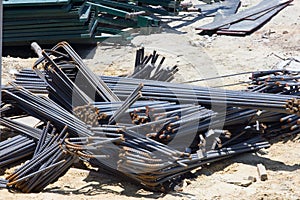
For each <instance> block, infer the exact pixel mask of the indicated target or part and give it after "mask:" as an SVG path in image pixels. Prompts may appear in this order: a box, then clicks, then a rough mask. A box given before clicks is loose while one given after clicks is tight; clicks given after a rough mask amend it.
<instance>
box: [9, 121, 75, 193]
mask: <svg viewBox="0 0 300 200" xmlns="http://www.w3.org/2000/svg"><path fill="white" fill-rule="evenodd" d="M49 129H50V123H48V124H47V126H45V127H44V128H43V133H42V135H41V138H40V140H39V142H38V144H37V147H36V149H35V152H34V156H33V158H32V159H31V160H30V161H28V162H26V163H25V164H24V165H22V167H20V168H18V169H17V170H16V171H15V172H14V173H12V174H10V175H9V176H8V177H6V179H7V180H8V183H7V186H9V187H14V188H18V189H19V190H21V191H23V192H40V191H41V190H42V189H43V188H44V187H45V186H47V185H48V184H49V183H52V182H53V181H55V180H56V179H57V178H59V177H60V176H61V175H62V174H64V173H65V172H66V171H67V170H68V169H69V168H70V167H71V165H72V164H73V163H74V161H75V159H76V156H73V155H72V154H67V153H66V152H64V151H63V150H62V149H61V147H60V145H61V142H63V140H64V138H66V136H67V134H66V132H65V131H66V128H65V129H63V130H62V131H61V132H60V133H59V134H56V135H50V134H49V132H51V131H50V130H49Z"/></svg>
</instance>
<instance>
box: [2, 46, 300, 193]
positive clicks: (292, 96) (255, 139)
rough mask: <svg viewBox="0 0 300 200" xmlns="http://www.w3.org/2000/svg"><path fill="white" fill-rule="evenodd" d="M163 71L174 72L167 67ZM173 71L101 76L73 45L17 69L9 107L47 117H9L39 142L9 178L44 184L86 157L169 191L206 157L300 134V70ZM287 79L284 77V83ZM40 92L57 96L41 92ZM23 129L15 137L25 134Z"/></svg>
mask: <svg viewBox="0 0 300 200" xmlns="http://www.w3.org/2000/svg"><path fill="white" fill-rule="evenodd" d="M149 57H150V58H147V57H146V56H144V50H143V49H142V50H138V52H137V60H136V65H135V69H136V72H135V73H134V74H138V73H139V72H140V71H141V73H142V74H143V73H144V72H143V71H144V68H140V65H143V64H144V63H145V60H147V59H149V60H151V59H154V63H155V60H157V57H158V54H157V53H156V52H154V53H153V54H152V55H150V56H149ZM162 60H164V59H162ZM148 62H150V61H148ZM155 70H157V69H155ZM158 72H159V73H162V74H164V73H165V72H160V69H159V67H158ZM34 73H36V75H35V74H34ZM154 74H156V72H154ZM165 75H166V74H165ZM165 75H163V76H161V80H164V81H157V80H146V79H139V78H138V77H136V78H130V77H109V76H101V77H98V76H96V75H95V74H93V73H92V72H91V71H90V70H89V69H88V68H87V67H86V66H85V65H84V64H83V61H82V60H81V58H80V57H79V56H78V55H77V54H76V52H75V51H74V50H73V49H72V48H71V47H70V46H69V45H68V44H67V43H65V42H63V43H59V44H58V45H57V46H55V47H54V48H52V49H51V50H44V51H43V53H42V57H41V58H39V60H38V61H37V62H36V63H35V65H34V72H33V71H30V70H24V71H21V72H19V73H17V74H16V80H15V81H14V83H11V86H7V87H5V88H4V89H3V91H2V94H3V102H4V104H3V105H2V108H1V112H3V113H6V112H8V111H9V110H14V109H19V110H22V111H18V113H17V114H16V115H26V116H33V117H35V118H37V119H39V120H41V121H42V122H43V128H41V127H39V128H31V127H27V126H26V125H24V124H21V123H19V122H16V121H14V120H12V119H11V118H9V117H2V118H1V119H0V123H1V124H2V125H4V126H6V127H8V128H10V129H12V130H15V131H17V132H20V133H22V134H25V135H26V136H29V137H30V138H32V140H37V142H36V143H34V146H35V150H33V149H31V151H32V153H33V155H34V156H33V158H32V159H31V160H30V161H29V162H27V163H25V164H24V165H23V166H22V167H20V168H19V169H18V170H17V171H16V172H14V173H13V174H11V175H9V176H8V177H7V179H8V181H9V182H8V183H7V185H8V186H10V187H11V186H13V187H14V188H18V189H20V190H22V191H24V192H30V191H33V192H39V191H41V190H42V189H43V188H44V187H45V186H47V184H49V183H50V182H52V181H54V180H55V179H57V178H58V177H59V176H61V175H63V173H64V172H65V171H66V170H67V169H68V168H69V167H70V166H71V165H72V163H73V162H74V161H75V160H76V159H77V158H79V159H81V160H85V161H87V162H89V163H90V164H92V165H94V166H96V167H99V168H101V169H105V170H108V171H110V172H112V173H114V174H119V175H120V176H122V177H126V178H129V179H130V180H133V181H135V182H137V183H139V184H142V185H143V186H144V187H146V188H148V189H151V190H154V191H163V192H167V191H169V190H172V189H173V188H174V187H175V185H176V184H177V182H178V181H180V180H181V179H182V178H184V177H185V174H186V173H187V172H189V171H191V170H192V169H195V168H197V167H199V166H201V165H203V164H206V163H211V162H214V161H218V160H221V159H225V158H228V157H229V156H234V155H237V154H241V153H244V152H251V151H255V150H258V149H260V148H267V147H269V145H270V144H269V142H268V140H267V139H272V138H274V137H277V136H282V135H285V134H297V133H299V132H300V131H299V130H300V129H299V125H300V122H299V116H298V115H299V113H300V112H299V110H297V109H298V108H299V105H300V101H299V99H300V98H299V96H298V95H299V88H298V86H297V85H295V83H296V82H297V81H298V73H296V72H294V71H288V70H277V71H276V70H271V71H262V72H255V73H253V76H252V80H251V85H250V86H249V88H248V90H247V91H232V90H221V89H215V88H205V87H199V86H193V85H186V84H177V83H170V82H167V81H169V79H168V78H165V77H164V76H165ZM133 76H134V75H133ZM136 76H137V75H136ZM168 76H173V75H172V74H168ZM155 77H156V78H158V79H160V78H159V77H160V75H156V76H155ZM163 77H164V78H163ZM140 78H142V76H141V77H140ZM144 78H148V79H152V78H153V76H151V75H150V76H149V75H147V76H145V77H144ZM282 78H283V79H282ZM279 79H280V81H283V82H284V83H285V84H278V83H276V81H278V80H279ZM286 82H289V83H293V84H294V85H290V84H286ZM270 85H271V86H272V87H269V86H270ZM265 86H268V87H265ZM89 88H92V90H89ZM39 91H42V92H43V93H45V94H48V97H47V96H42V95H39V94H34V93H37V92H39ZM45 91H47V92H45ZM32 92H34V93H32ZM262 92H263V93H262ZM4 105H9V106H7V107H5V106H4ZM220 107H223V108H224V109H223V110H222V109H220ZM7 116H10V115H8V113H7ZM10 117H11V116H10ZM48 121H50V122H51V124H52V125H51V124H50V122H48ZM54 127H55V128H54ZM26 132H27V133H26ZM56 132H60V133H59V134H55V133H56ZM66 133H68V134H69V135H68V134H66ZM16 137H17V138H12V139H11V141H12V142H13V141H15V140H17V141H18V137H21V136H16ZM8 141H9V140H8ZM4 142H5V141H4ZM5 144H6V143H5ZM25 144H26V143H25V142H24V144H22V145H25ZM26 147H27V146H26ZM11 148H12V149H15V148H16V146H15V145H12V146H11ZM5 152H6V148H4V149H0V154H3V155H5ZM54 168H55V170H54ZM0 184H1V183H0Z"/></svg>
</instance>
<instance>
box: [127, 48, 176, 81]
mask: <svg viewBox="0 0 300 200" xmlns="http://www.w3.org/2000/svg"><path fill="white" fill-rule="evenodd" d="M158 58H159V55H158V54H157V52H156V51H153V53H152V54H150V55H147V56H145V49H144V48H141V49H138V50H137V51H136V58H135V65H134V71H133V73H132V74H131V75H129V76H127V77H130V78H138V79H147V80H157V81H167V82H170V81H172V80H173V79H174V74H175V73H176V72H177V71H178V70H179V69H178V67H177V66H174V67H168V68H166V67H163V66H162V65H163V63H164V61H165V57H162V59H161V60H160V62H159V64H158V65H156V62H157V60H158Z"/></svg>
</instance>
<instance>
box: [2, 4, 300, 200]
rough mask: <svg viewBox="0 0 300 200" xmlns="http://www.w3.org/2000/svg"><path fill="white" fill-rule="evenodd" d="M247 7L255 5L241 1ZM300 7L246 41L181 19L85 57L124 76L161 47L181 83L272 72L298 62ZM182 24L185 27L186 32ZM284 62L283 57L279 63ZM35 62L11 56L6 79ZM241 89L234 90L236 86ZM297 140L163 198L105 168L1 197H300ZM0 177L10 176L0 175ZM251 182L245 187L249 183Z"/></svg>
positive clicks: (228, 163)
mask: <svg viewBox="0 0 300 200" xmlns="http://www.w3.org/2000/svg"><path fill="white" fill-rule="evenodd" d="M242 2H243V5H242V9H245V8H247V7H249V6H251V5H252V4H254V3H256V2H257V1H254V0H244V1H242ZM299 10H300V4H299V2H298V1H294V3H293V5H292V6H289V7H287V8H286V9H284V10H283V11H281V12H280V13H279V14H278V15H276V16H275V17H274V18H272V20H271V21H270V22H269V23H267V24H266V25H265V26H263V27H262V28H261V29H259V30H258V31H256V32H255V33H253V34H251V35H250V36H246V37H231V36H216V35H213V36H203V35H199V34H198V32H197V31H195V30H194V28H195V27H197V26H199V25H201V24H205V23H207V22H209V21H211V20H212V19H211V18H204V19H201V20H195V18H196V19H197V18H198V19H200V18H201V17H199V16H198V15H195V14H182V16H181V17H183V18H181V19H183V20H176V22H172V23H169V25H170V26H173V27H176V31H177V32H174V30H173V29H170V28H165V29H164V33H162V34H153V35H149V36H138V37H136V38H135V39H134V40H133V41H132V44H131V45H128V46H110V45H105V44H101V45H99V46H98V47H97V49H95V51H94V52H93V53H91V55H89V56H88V57H92V59H85V62H86V63H87V65H88V66H89V67H91V68H92V69H93V71H95V72H96V73H98V74H109V75H121V74H124V73H126V72H127V71H130V70H132V69H133V62H134V60H133V58H134V55H135V50H136V49H137V48H138V47H141V46H144V47H145V48H146V50H149V51H152V50H153V49H157V50H158V52H159V53H160V54H162V55H164V56H166V57H167V61H166V65H168V66H173V65H178V66H179V68H180V71H179V73H178V75H177V76H176V81H177V82H184V81H187V80H194V79H201V78H204V77H212V76H216V75H224V74H229V73H236V72H246V71H253V70H257V69H270V68H272V67H273V66H274V65H275V64H276V63H278V62H280V61H281V60H282V59H281V58H289V57H294V56H300V53H299V52H300V51H299V50H300V14H299ZM181 23H183V24H184V25H186V26H183V27H181V26H180V24H181ZM279 57H281V58H279ZM34 60H35V59H20V58H12V57H6V58H4V60H3V62H4V63H3V64H4V70H3V71H4V74H3V79H4V81H8V80H10V79H11V77H12V76H11V74H12V73H13V71H14V70H13V69H19V68H26V67H31V65H32V63H33V62H34ZM247 76H248V75H245V76H238V77H232V78H228V79H224V80H223V81H222V82H220V80H218V81H211V82H205V83H202V82H201V83H196V84H205V85H209V86H218V85H222V84H229V83H234V82H237V81H244V80H246V79H247ZM234 89H236V87H234ZM299 149H300V140H299V138H284V139H282V140H277V141H274V144H273V145H272V146H271V148H269V149H266V150H262V151H259V152H258V153H253V154H250V153H249V154H244V155H241V156H238V157H235V158H232V159H228V160H225V161H222V162H218V163H213V164H211V165H209V166H204V167H203V168H202V169H198V170H195V171H193V173H194V174H195V175H196V176H195V178H194V179H187V180H186V181H185V183H184V186H183V191H182V192H173V193H170V194H167V195H165V194H160V193H153V192H149V191H145V190H144V189H142V188H141V187H140V186H138V185H134V184H131V183H129V182H127V181H126V180H120V179H119V178H116V177H114V176H111V175H108V174H106V173H104V172H102V170H101V169H90V170H87V169H84V167H81V169H78V168H72V169H70V170H69V171H68V173H67V174H66V175H65V176H63V177H61V178H60V179H59V181H58V182H56V183H54V184H52V185H49V186H48V187H47V188H46V189H45V191H43V192H41V193H39V194H21V193H15V192H14V191H7V190H0V200H2V199H3V200H4V199H17V200H19V199H22V200H23V199H25V200H27V199H36V200H39V199H47V200H50V199H61V200H68V199H106V198H110V199H140V198H143V199H148V198H159V199H175V198H176V199H177V198H178V199H300V190H299V188H300V175H299V173H300V152H299ZM258 163H263V164H264V165H265V166H266V168H267V172H268V175H269V179H268V180H267V181H260V180H258V181H257V182H254V183H252V184H251V185H249V186H248V187H243V186H239V185H236V184H233V182H245V181H246V179H248V177H249V176H253V177H256V178H257V179H258V173H257V170H256V164H258ZM1 171H3V172H0V175H4V176H5V174H8V173H10V172H11V170H6V171H5V170H3V169H1ZM246 182H247V181H246Z"/></svg>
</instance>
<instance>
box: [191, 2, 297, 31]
mask: <svg viewBox="0 0 300 200" xmlns="http://www.w3.org/2000/svg"><path fill="white" fill-rule="evenodd" d="M292 1H293V0H262V1H261V2H260V3H259V4H257V5H256V6H253V7H250V8H248V9H246V10H243V11H240V12H238V13H236V12H237V9H238V7H239V5H240V1H239V0H233V1H226V0H225V1H224V2H221V3H220V2H218V3H215V4H211V5H204V6H203V5H199V6H195V7H196V8H197V9H199V10H200V11H201V12H203V14H205V15H211V14H215V18H214V20H213V22H211V23H209V24H206V25H203V26H200V27H198V28H196V30H204V31H212V32H216V33H217V34H226V35H246V34H249V33H252V32H253V31H255V30H257V29H258V28H259V27H261V26H262V25H263V24H265V23H266V22H267V21H268V20H270V19H271V18H272V17H273V16H274V15H276V14H277V13H278V12H279V11H281V10H282V9H283V8H285V7H287V6H288V5H289V4H290V3H291V2H292Z"/></svg>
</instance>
